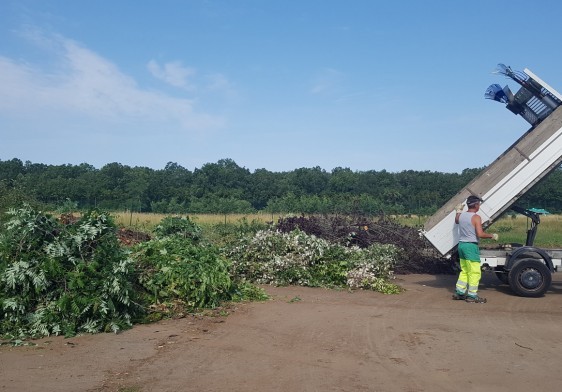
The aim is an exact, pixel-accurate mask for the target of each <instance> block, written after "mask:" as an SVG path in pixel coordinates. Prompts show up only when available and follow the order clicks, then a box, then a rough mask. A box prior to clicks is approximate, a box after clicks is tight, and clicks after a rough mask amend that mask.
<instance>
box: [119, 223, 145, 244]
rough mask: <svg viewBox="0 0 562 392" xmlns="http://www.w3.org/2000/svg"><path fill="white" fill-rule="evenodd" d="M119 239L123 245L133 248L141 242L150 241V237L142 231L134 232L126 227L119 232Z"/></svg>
mask: <svg viewBox="0 0 562 392" xmlns="http://www.w3.org/2000/svg"><path fill="white" fill-rule="evenodd" d="M117 238H118V239H119V242H120V243H121V244H122V245H125V246H133V245H135V244H138V243H139V242H146V241H150V239H151V238H150V235H148V234H146V233H143V232H141V231H134V230H131V229H126V228H124V227H121V228H119V230H118V231H117Z"/></svg>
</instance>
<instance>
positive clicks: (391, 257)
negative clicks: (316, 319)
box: [227, 229, 398, 292]
mask: <svg viewBox="0 0 562 392" xmlns="http://www.w3.org/2000/svg"><path fill="white" fill-rule="evenodd" d="M397 255H398V248H396V247H395V246H393V245H381V244H373V245H371V246H370V247H368V248H365V249H361V248H359V247H356V246H354V247H345V246H343V245H339V244H331V243H330V242H328V241H326V240H324V239H321V238H318V237H315V236H312V235H308V234H306V233H303V232H301V231H299V230H294V231H292V232H289V233H282V232H279V231H275V230H271V229H270V230H262V231H259V232H257V233H256V234H255V235H254V236H251V237H245V238H242V239H241V240H240V242H239V244H238V245H237V246H235V247H233V248H232V249H230V250H229V251H228V252H227V257H228V258H229V259H231V260H232V274H233V275H234V276H238V277H240V278H241V279H246V280H248V281H251V282H256V283H262V284H275V285H287V284H296V285H302V286H324V287H345V286H347V287H352V288H369V289H377V290H378V289H380V288H381V287H382V286H380V285H374V284H371V283H372V282H374V280H373V279H374V278H377V279H380V280H382V281H387V280H388V279H389V278H390V277H391V276H392V268H393V266H394V264H395V262H396V257H397ZM381 291H383V292H386V291H388V290H386V289H384V290H381Z"/></svg>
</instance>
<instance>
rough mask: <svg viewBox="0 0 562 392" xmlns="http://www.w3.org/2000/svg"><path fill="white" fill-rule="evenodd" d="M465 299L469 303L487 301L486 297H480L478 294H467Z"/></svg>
mask: <svg viewBox="0 0 562 392" xmlns="http://www.w3.org/2000/svg"><path fill="white" fill-rule="evenodd" d="M465 301H466V302H470V303H475V304H485V303H486V302H487V301H486V298H482V297H479V296H476V297H473V296H471V295H467V297H466V300H465Z"/></svg>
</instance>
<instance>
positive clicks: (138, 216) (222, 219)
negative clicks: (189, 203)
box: [112, 211, 283, 232]
mask: <svg viewBox="0 0 562 392" xmlns="http://www.w3.org/2000/svg"><path fill="white" fill-rule="evenodd" d="M112 215H113V217H114V218H115V222H116V223H117V224H118V225H119V226H123V227H129V228H132V229H136V230H139V231H144V232H150V231H152V230H153V229H154V228H155V227H156V226H157V225H158V224H159V223H160V221H161V220H162V219H164V218H165V217H167V216H170V215H172V216H189V219H191V220H192V221H194V222H195V223H197V224H198V225H200V226H207V225H216V224H219V223H223V224H227V223H239V222H241V221H243V220H246V221H248V222H253V221H256V222H261V223H267V222H277V221H278V220H279V218H280V217H281V216H283V215H280V214H269V213H255V214H183V215H179V214H176V215H174V214H153V213H141V212H132V213H131V212H128V211H124V212H114V213H113V214H112Z"/></svg>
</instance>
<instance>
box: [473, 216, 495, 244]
mask: <svg viewBox="0 0 562 392" xmlns="http://www.w3.org/2000/svg"><path fill="white" fill-rule="evenodd" d="M472 225H473V226H474V228H475V229H476V236H477V237H478V238H494V237H495V236H494V235H493V234H488V233H486V232H485V231H484V229H482V218H481V217H480V215H478V214H474V215H473V216H472Z"/></svg>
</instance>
